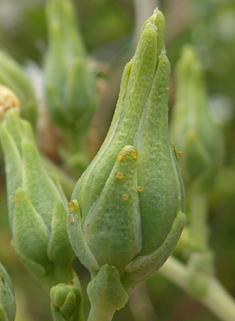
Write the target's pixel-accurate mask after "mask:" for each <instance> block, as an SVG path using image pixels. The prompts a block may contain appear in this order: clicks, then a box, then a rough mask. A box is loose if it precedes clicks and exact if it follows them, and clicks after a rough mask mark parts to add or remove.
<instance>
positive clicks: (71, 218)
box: [68, 214, 74, 223]
mask: <svg viewBox="0 0 235 321" xmlns="http://www.w3.org/2000/svg"><path fill="white" fill-rule="evenodd" d="M68 222H69V223H73V222H74V216H73V215H71V214H69V216H68Z"/></svg>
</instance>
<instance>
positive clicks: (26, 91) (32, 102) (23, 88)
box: [0, 51, 37, 128]
mask: <svg viewBox="0 0 235 321" xmlns="http://www.w3.org/2000/svg"><path fill="white" fill-rule="evenodd" d="M0 84H1V85H4V86H6V87H8V88H9V89H11V90H12V91H13V92H14V93H15V95H16V96H17V97H18V99H19V101H20V106H21V117H22V118H24V119H27V120H28V121H29V122H30V123H31V125H32V126H33V127H34V128H35V127H36V121H37V102H36V98H35V94H34V90H33V87H32V85H31V83H30V80H29V78H28V76H27V74H26V72H25V71H24V69H23V68H22V67H21V66H20V65H19V64H18V63H17V62H16V61H15V60H13V58H11V57H10V56H9V55H7V54H6V53H4V52H3V51H0Z"/></svg>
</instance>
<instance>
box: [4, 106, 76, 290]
mask: <svg viewBox="0 0 235 321" xmlns="http://www.w3.org/2000/svg"><path fill="white" fill-rule="evenodd" d="M0 135H1V143H2V149H3V152H4V157H5V164H6V177H7V193H8V210H9V223H10V228H11V232H12V238H13V242H12V244H13V246H14V249H15V250H16V252H17V254H18V256H19V258H20V260H21V262H22V263H23V264H24V265H25V267H26V268H27V269H28V271H29V272H30V273H31V274H32V275H33V276H34V277H35V278H37V279H38V280H39V281H40V282H41V283H42V285H43V286H44V288H45V289H46V290H47V291H48V290H49V289H50V287H51V286H52V285H54V284H57V283H58V282H65V283H70V282H72V280H70V277H69V273H70V269H71V268H70V263H71V261H72V259H73V257H74V254H73V251H72V248H71V246H70V243H69V240H68V235H67V230H66V224H67V215H68V213H69V210H68V207H67V200H66V198H65V196H64V194H63V192H62V189H61V187H60V185H59V183H58V180H57V178H56V177H55V176H54V175H52V174H51V175H50V174H49V173H48V172H47V170H46V168H45V167H44V163H43V161H42V160H41V157H40V155H39V153H38V150H37V147H36V144H35V141H34V137H33V132H32V129H31V126H30V124H29V123H28V122H27V121H24V120H21V119H20V118H19V115H18V113H17V112H16V111H15V110H8V111H7V112H6V115H5V119H4V121H3V122H2V124H1V127H0Z"/></svg>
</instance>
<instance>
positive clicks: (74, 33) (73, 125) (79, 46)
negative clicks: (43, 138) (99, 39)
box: [45, 0, 96, 167]
mask: <svg viewBox="0 0 235 321" xmlns="http://www.w3.org/2000/svg"><path fill="white" fill-rule="evenodd" d="M46 8H47V21H48V32H49V49H48V53H47V56H46V61H45V95H46V103H47V107H48V113H49V116H50V117H51V119H52V121H53V122H54V123H55V124H56V125H57V126H59V127H60V129H61V130H62V132H63V135H64V138H65V140H66V144H67V149H69V155H70V157H69V155H66V153H65V152H63V153H62V157H64V158H65V159H66V158H67V159H66V162H67V163H68V165H69V166H70V167H76V164H77V165H78V166H80V167H83V166H84V162H86V161H87V160H86V159H85V160H84V156H83V155H81V154H82V153H84V151H85V143H86V132H87V130H88V127H89V125H90V123H91V120H92V117H93V113H94V110H95V106H96V92H95V82H94V76H93V74H92V73H91V71H90V70H89V67H88V61H87V56H86V51H85V48H84V44H83V41H82V39H81V36H80V34H79V31H78V29H77V24H76V19H75V15H74V11H75V9H74V7H73V4H72V2H71V1H70V0H49V1H48V3H47V7H46ZM78 152H80V153H78ZM74 154H76V155H74ZM82 164H83V165H82Z"/></svg>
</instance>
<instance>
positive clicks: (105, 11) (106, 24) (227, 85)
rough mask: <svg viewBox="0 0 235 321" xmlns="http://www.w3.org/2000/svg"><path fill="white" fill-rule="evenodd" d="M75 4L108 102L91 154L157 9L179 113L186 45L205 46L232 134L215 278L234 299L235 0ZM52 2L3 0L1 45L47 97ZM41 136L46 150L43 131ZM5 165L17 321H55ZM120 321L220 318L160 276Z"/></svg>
mask: <svg viewBox="0 0 235 321" xmlns="http://www.w3.org/2000/svg"><path fill="white" fill-rule="evenodd" d="M74 3H75V5H76V9H77V12H76V13H77V17H78V21H79V25H80V30H81V34H82V36H83V39H84V42H85V44H86V47H87V50H88V52H89V55H90V63H91V65H92V66H93V68H94V74H95V76H96V77H98V79H99V82H97V89H98V91H99V95H100V100H99V105H98V107H97V110H96V113H95V117H94V119H93V123H92V128H91V130H90V133H89V143H90V149H89V152H90V158H91V159H92V157H93V156H94V155H95V153H96V152H97V150H98V148H99V146H100V144H101V143H102V140H103V138H104V137H105V134H106V132H107V129H108V127H109V124H110V121H111V119H112V115H113V111H114V108H115V104H116V100H117V97H118V92H119V85H120V79H121V74H122V71H123V68H124V65H125V64H126V63H127V62H128V60H130V59H131V57H132V56H133V54H134V50H135V46H136V44H137V41H138V36H139V32H140V29H141V26H142V24H143V22H144V21H145V20H146V18H148V17H149V16H150V15H151V14H152V12H153V9H154V8H155V7H157V6H158V7H159V9H160V10H161V11H163V13H164V15H165V19H166V35H165V41H166V50H167V55H168V57H169V60H170V62H171V68H172V74H171V80H170V90H169V108H170V113H171V108H172V106H173V105H174V100H175V78H174V68H175V64H176V62H177V61H178V60H179V57H180V53H181V48H182V46H183V45H184V44H188V43H189V44H192V45H194V46H195V47H196V48H197V50H198V52H199V54H200V60H201V63H202V65H203V69H204V74H205V80H206V86H207V91H208V95H209V103H210V112H211V114H212V117H213V119H214V121H215V122H217V124H218V125H219V126H220V127H221V129H222V131H223V136H224V139H225V152H226V154H225V161H224V165H223V167H222V168H221V170H220V171H218V174H217V177H216V181H215V186H214V188H213V190H212V191H211V192H210V195H209V205H210V213H209V225H210V246H211V248H212V250H213V251H214V253H215V270H216V276H217V277H218V279H219V280H220V281H221V282H222V284H223V285H224V286H225V287H226V288H227V290H228V291H229V292H230V293H231V294H232V295H233V296H235V277H234V275H235V117H234V116H235V80H234V79H235V1H234V0H178V1H176V0H162V1H160V0H159V1H157V0H135V1H134V0H74ZM44 5H45V1H44V0H0V48H1V49H3V50H4V51H6V52H8V53H9V54H10V55H11V56H13V57H14V58H15V59H16V60H17V61H18V62H19V63H21V64H22V65H24V66H25V67H26V68H27V70H28V71H29V73H30V74H31V76H32V77H33V80H34V83H35V84H36V85H35V86H36V90H37V94H38V97H39V99H40V97H41V84H42V78H41V73H40V67H41V66H42V63H43V57H44V54H45V53H46V50H47V30H46V20H45V8H44ZM37 137H38V142H39V146H40V147H41V149H42V151H43V152H45V148H44V147H43V137H42V136H40V128H39V132H38V134H37ZM40 137H41V140H40ZM48 140H50V139H49V138H48ZM51 144H53V140H52V143H51ZM48 150H49V152H48ZM50 151H51V152H50ZM46 153H47V154H50V155H49V156H50V157H51V158H52V159H56V157H57V156H56V155H54V154H56V151H54V146H50V145H49V146H47V151H46ZM0 164H1V168H0V178H1V185H0V261H1V262H2V263H3V265H5V267H6V269H7V270H8V272H9V274H10V276H11V278H12V281H13V285H14V288H15V292H16V300H17V316H16V321H33V320H34V321H41V320H51V319H52V317H51V314H50V306H49V301H48V298H47V297H45V295H44V293H43V290H42V289H41V288H40V285H38V284H37V283H36V282H35V281H34V280H33V279H32V278H31V277H30V276H29V275H28V273H27V272H26V271H25V269H24V267H23V266H22V265H21V264H20V262H19V261H18V258H17V257H16V255H15V253H14V251H13V249H12V248H11V245H10V240H11V236H10V232H9V228H8V219H7V205H6V193H5V174H4V167H3V160H1V161H0ZM74 267H75V268H76V270H77V272H78V275H79V277H80V278H81V282H82V285H83V286H84V295H85V305H86V307H87V308H86V310H87V311H88V308H89V303H88V299H87V297H86V294H85V287H86V284H87V283H88V281H89V274H88V272H87V271H86V270H85V268H83V267H82V266H81V265H80V264H79V262H78V261H77V260H75V262H74ZM114 320H115V321H118V320H129V321H132V320H133V321H140V320H142V321H144V320H146V321H147V320H148V321H155V320H156V321H157V320H159V321H199V320H200V321H218V319H217V318H216V317H215V316H214V315H213V314H212V313H211V312H209V311H208V310H206V308H204V307H203V306H202V305H201V304H200V303H198V302H197V300H195V299H193V298H192V297H190V296H189V295H188V294H186V293H185V292H184V291H182V290H181V289H180V288H178V287H177V286H176V285H174V284H172V283H171V282H170V281H168V280H167V279H166V278H164V277H163V276H161V275H160V274H158V273H156V275H154V276H153V277H152V278H150V279H149V280H148V281H147V282H146V285H143V286H140V287H139V289H138V291H136V292H135V291H133V293H131V296H130V303H128V304H127V305H126V307H124V308H123V309H122V310H120V311H118V312H117V313H116V315H115V317H114Z"/></svg>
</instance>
